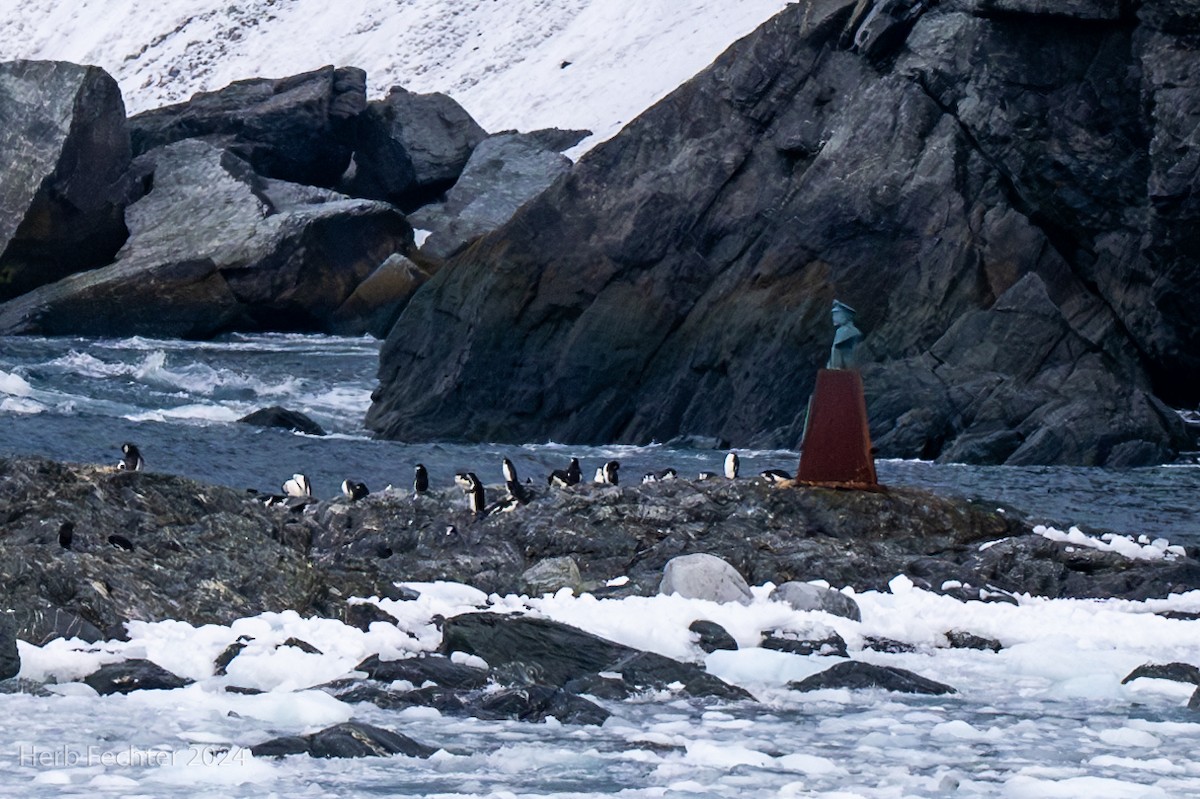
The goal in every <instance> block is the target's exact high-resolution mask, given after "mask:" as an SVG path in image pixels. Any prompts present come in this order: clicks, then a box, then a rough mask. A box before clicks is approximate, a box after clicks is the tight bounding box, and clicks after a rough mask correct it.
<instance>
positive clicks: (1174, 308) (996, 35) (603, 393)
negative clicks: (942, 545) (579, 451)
mask: <svg viewBox="0 0 1200 799" xmlns="http://www.w3.org/2000/svg"><path fill="white" fill-rule="evenodd" d="M1134 6H1137V8H1136V14H1135V13H1131V10H1132V9H1133V8H1134ZM1194 22H1195V14H1194V12H1193V11H1191V10H1189V6H1188V4H1186V3H1178V2H1173V3H1164V4H1151V3H1143V4H1132V5H1131V4H1122V3H1110V2H1099V1H1098V0H964V1H963V2H952V3H941V4H933V3H925V2H916V3H910V2H902V3H893V2H882V1H881V2H872V0H864V1H863V2H859V3H854V2H852V0H813V1H812V2H807V3H798V4H794V5H791V6H789V7H788V8H787V9H785V10H784V11H783V12H781V13H780V14H779V15H778V16H777V17H775V18H774V19H772V20H771V21H769V22H768V23H767V24H765V25H764V26H763V27H762V28H760V29H759V30H758V31H756V32H755V33H754V34H752V35H751V36H749V37H747V38H746V39H744V40H742V41H740V42H738V43H736V44H735V45H734V46H733V47H732V48H730V50H729V51H728V52H727V53H725V54H724V55H723V56H722V57H721V58H719V59H718V60H717V61H716V62H715V63H714V64H713V65H712V66H711V67H710V68H709V69H708V70H706V71H705V72H703V73H701V74H700V75H698V76H697V77H696V78H694V79H693V80H692V81H690V82H688V83H687V84H685V85H684V86H682V87H680V88H679V89H678V90H677V91H675V92H674V93H672V94H671V95H669V96H668V97H667V98H665V99H664V100H663V101H661V102H660V103H659V104H658V105H656V106H655V107H654V108H652V109H650V110H649V111H647V112H646V113H645V114H643V115H642V116H641V117H640V118H638V119H637V120H635V121H634V122H633V123H631V124H630V125H629V126H628V127H627V128H626V129H625V130H624V131H622V133H620V134H619V135H618V136H616V137H614V138H613V139H611V140H610V141H608V142H606V143H604V144H602V145H600V146H599V147H597V148H596V149H595V150H593V151H591V152H590V153H588V154H587V155H586V156H585V157H583V158H582V159H581V160H580V162H579V163H578V164H576V166H575V167H574V168H573V170H572V171H571V173H570V174H569V175H568V176H567V177H565V178H563V179H561V180H560V181H558V182H557V183H556V184H554V185H553V186H552V187H551V188H549V189H548V190H547V191H545V192H544V193H543V194H541V195H539V196H538V197H537V198H535V199H534V200H532V201H530V202H529V203H527V204H526V205H525V206H524V207H523V208H522V209H521V210H520V211H518V213H517V214H516V216H515V217H514V218H513V220H512V221H511V222H509V223H507V224H506V225H505V226H504V227H502V228H500V229H499V230H497V231H495V232H494V233H492V234H490V235H488V236H486V237H484V238H483V239H481V240H480V241H478V242H476V244H474V245H473V246H472V247H471V248H470V249H468V250H467V251H465V252H463V253H462V254H461V255H459V256H457V257H456V258H455V259H453V260H452V261H451V262H450V263H449V265H448V266H447V268H445V269H444V270H442V271H441V272H440V273H439V274H438V275H437V276H436V277H435V278H433V280H432V281H431V282H430V283H429V284H428V285H427V286H426V288H425V289H424V290H423V291H422V292H421V293H420V294H419V295H417V296H416V297H414V299H413V302H412V304H410V305H409V307H408V308H407V310H406V312H405V314H404V315H403V317H402V318H401V319H400V321H399V323H398V324H397V326H396V327H395V329H394V330H393V331H392V334H391V335H390V336H389V340H388V342H387V345H386V347H385V349H384V352H383V357H382V362H381V368H380V381H381V385H380V390H379V391H378V392H377V400H376V402H375V404H374V405H373V407H372V409H371V412H370V414H369V417H368V424H369V426H370V427H371V428H372V429H374V430H375V431H377V433H378V434H379V435H381V436H384V437H395V438H402V439H406V440H413V439H437V438H445V437H455V438H464V437H465V438H469V439H473V440H487V441H496V440H508V441H527V440H545V439H552V440H555V441H574V442H613V441H622V442H637V443H645V442H649V441H651V440H658V441H664V440H669V439H671V438H673V437H675V436H677V435H680V434H697V435H707V436H715V437H719V438H721V439H724V440H727V441H729V442H731V443H732V444H733V445H735V446H737V445H744V444H771V445H786V446H795V445H796V443H797V442H798V440H799V438H800V433H801V431H802V429H803V423H804V409H805V405H806V400H807V396H808V394H809V393H810V391H811V388H812V386H813V382H814V377H815V370H816V368H817V367H818V366H819V365H820V364H822V363H824V361H825V358H826V355H827V352H828V346H829V341H830V335H831V326H830V324H829V321H828V313H829V311H828V309H829V306H830V303H831V301H832V300H833V299H834V297H837V298H839V299H842V300H844V301H846V302H847V303H849V304H850V305H852V306H853V307H855V308H856V309H857V311H858V321H859V322H860V327H861V328H862V329H863V330H864V331H866V332H867V337H866V339H865V341H864V342H863V346H862V347H861V355H862V356H863V358H864V359H865V361H866V363H867V364H868V366H867V367H866V368H865V369H864V378H865V382H866V386H867V392H868V407H869V409H870V416H871V423H872V427H873V429H874V431H875V437H876V439H877V441H878V446H879V449H880V453H881V454H883V455H894V456H903V457H917V456H919V457H926V458H941V459H943V460H959V461H972V462H987V463H1003V462H1010V463H1021V464H1040V463H1076V464H1107V465H1114V466H1118V465H1120V466H1125V465H1134V464H1142V463H1152V462H1157V461H1161V460H1163V459H1165V458H1168V457H1170V456H1171V455H1172V454H1173V453H1174V452H1175V451H1176V450H1178V449H1179V448H1180V447H1181V446H1182V444H1183V439H1182V438H1181V428H1180V426H1179V424H1178V422H1177V420H1175V419H1174V418H1173V414H1171V413H1170V412H1169V411H1168V410H1167V409H1166V407H1165V406H1164V405H1163V404H1162V401H1166V402H1170V403H1173V404H1176V405H1179V406H1184V405H1188V406H1191V405H1195V404H1196V403H1197V402H1200V377H1197V376H1198V375H1200V368H1198V367H1200V363H1197V362H1196V358H1197V357H1198V356H1197V355H1196V353H1200V346H1198V345H1200V310H1198V309H1197V306H1196V304H1195V303H1194V302H1192V301H1191V299H1192V296H1191V294H1192V292H1191V289H1190V288H1188V287H1189V286H1193V285H1195V283H1196V280H1197V278H1198V277H1200V271H1198V266H1197V264H1198V263H1200V262H1198V261H1197V260H1196V257H1195V253H1196V252H1198V251H1200V246H1198V242H1197V239H1196V238H1195V237H1196V235H1197V233H1196V231H1197V230H1200V225H1197V224H1196V223H1197V221H1200V220H1198V213H1200V211H1198V206H1197V200H1196V198H1197V197H1198V196H1200V192H1197V191H1196V187H1197V159H1198V158H1200V155H1198V154H1197V153H1198V152H1200V151H1198V150H1197V145H1196V141H1195V136H1194V128H1195V122H1194V120H1195V109H1196V108H1197V107H1200V88H1198V87H1200V83H1198V81H1197V74H1200V73H1197V67H1196V64H1198V63H1200V59H1197V58H1195V49H1194V47H1195V45H1194V42H1193V39H1194V38H1195V37H1194V35H1193V34H1194V32H1195V31H1196V30H1197V28H1196V27H1195V24H1194ZM1160 400H1161V401H1160Z"/></svg>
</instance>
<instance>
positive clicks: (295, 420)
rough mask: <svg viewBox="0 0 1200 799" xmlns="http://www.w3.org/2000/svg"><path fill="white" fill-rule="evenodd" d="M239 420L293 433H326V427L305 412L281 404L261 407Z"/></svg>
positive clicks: (314, 434) (319, 434) (317, 434)
mask: <svg viewBox="0 0 1200 799" xmlns="http://www.w3.org/2000/svg"><path fill="white" fill-rule="evenodd" d="M238 421H239V422H242V423H243V424H252V425H255V426H257V427H278V428H280V429H283V430H291V431H292V432H293V433H306V434H307V435H310V436H323V435H325V430H324V428H322V427H321V425H319V424H317V423H316V422H314V421H313V420H312V419H310V418H309V417H307V416H305V415H304V414H303V413H300V412H299V411H293V410H289V409H288V408H284V407H281V406H279V405H272V406H271V407H269V408H259V409H258V410H257V411H254V412H253V413H248V414H246V415H245V416H243V417H242V418H241V419H238Z"/></svg>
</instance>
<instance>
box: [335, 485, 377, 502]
mask: <svg viewBox="0 0 1200 799" xmlns="http://www.w3.org/2000/svg"><path fill="white" fill-rule="evenodd" d="M342 493H343V494H345V495H346V496H347V497H348V498H349V499H350V501H351V502H354V501H356V500H359V499H362V498H363V497H365V496H366V495H367V494H370V493H371V492H370V491H368V490H367V484H366V483H358V482H355V481H353V480H343V481H342Z"/></svg>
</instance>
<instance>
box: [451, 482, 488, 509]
mask: <svg viewBox="0 0 1200 799" xmlns="http://www.w3.org/2000/svg"><path fill="white" fill-rule="evenodd" d="M454 482H455V483H457V484H458V487H459V488H461V489H462V490H463V493H464V494H466V495H467V501H468V503H469V505H470V508H471V512H472V513H474V514H475V517H476V518H478V519H482V518H483V517H484V516H486V515H487V495H486V494H485V493H484V490H483V483H481V482H479V478H478V477H476V476H475V473H474V472H456V473H455V474H454Z"/></svg>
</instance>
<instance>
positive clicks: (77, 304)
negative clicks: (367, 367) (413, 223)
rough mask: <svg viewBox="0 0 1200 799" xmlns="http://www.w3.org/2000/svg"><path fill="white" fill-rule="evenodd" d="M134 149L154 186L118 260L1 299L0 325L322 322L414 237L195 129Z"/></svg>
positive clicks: (392, 221)
mask: <svg viewBox="0 0 1200 799" xmlns="http://www.w3.org/2000/svg"><path fill="white" fill-rule="evenodd" d="M143 158H144V159H146V161H145V163H146V164H152V165H153V174H154V189H153V190H152V191H151V192H150V193H149V194H147V195H146V196H145V197H144V198H142V199H141V200H139V201H138V202H136V203H134V204H133V205H131V206H130V207H129V208H128V210H127V213H126V219H127V221H128V224H129V229H130V237H129V240H128V241H127V242H126V244H125V246H124V247H123V248H122V249H121V251H120V252H119V253H118V254H117V260H116V262H115V263H113V264H112V265H110V266H106V267H103V268H101V269H95V270H92V271H90V272H86V273H82V274H78V275H72V276H70V277H68V278H65V279H64V280H60V281H58V282H57V283H53V284H51V285H47V286H43V287H41V288H39V289H36V290H34V291H32V292H29V293H26V294H24V295H22V296H21V297H18V298H17V299H15V300H11V301H9V302H7V303H4V304H0V333H40V334H45V335H68V334H71V335H105V336H130V335H150V336H161V337H175V336H179V337H186V338H205V337H210V336H213V335H216V334H218V333H221V332H225V331H230V330H297V331H304V330H308V331H327V330H328V329H329V327H330V321H329V320H330V318H331V316H332V315H333V313H334V312H335V311H336V310H337V309H338V307H339V306H340V305H342V303H343V302H344V301H345V300H346V298H347V297H349V296H350V294H351V293H352V292H353V291H354V289H355V288H356V287H357V286H358V284H359V283H360V282H362V281H363V280H364V279H365V278H366V277H367V276H368V275H370V274H371V272H372V271H374V270H375V268H376V267H377V266H378V265H379V263H380V262H381V261H383V260H384V259H385V258H387V257H388V256H389V255H391V254H393V253H396V252H403V251H407V250H408V249H409V248H410V247H411V244H412V230H411V228H410V227H409V226H408V224H407V223H406V222H405V221H404V219H403V217H401V216H400V214H399V213H397V212H396V210H395V209H394V208H392V207H390V206H387V205H384V204H381V203H373V202H369V201H364V200H351V199H349V198H346V197H343V196H341V195H338V194H334V193H333V192H330V191H327V190H324V189H314V188H309V187H304V186H299V185H296V184H290V183H284V182H282V181H274V180H268V179H265V178H261V177H258V176H257V175H255V174H254V173H253V172H252V171H251V170H250V168H249V166H248V165H247V164H246V163H245V162H244V161H242V160H240V159H239V158H237V157H236V156H234V155H232V154H230V153H228V152H224V151H222V150H220V149H218V148H216V147H214V146H212V145H210V144H207V143H205V142H202V141H199V140H186V141H182V142H179V143H176V144H172V145H169V146H167V147H164V148H161V149H158V150H155V151H153V152H151V153H149V154H148V155H146V156H143ZM131 308H136V309H137V312H136V313H131V312H129V310H128V309H131Z"/></svg>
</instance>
